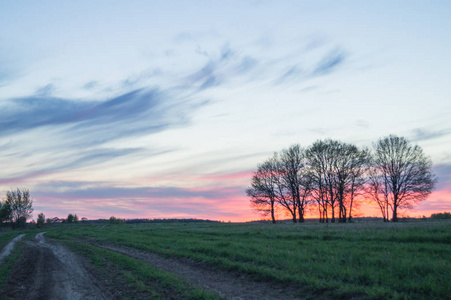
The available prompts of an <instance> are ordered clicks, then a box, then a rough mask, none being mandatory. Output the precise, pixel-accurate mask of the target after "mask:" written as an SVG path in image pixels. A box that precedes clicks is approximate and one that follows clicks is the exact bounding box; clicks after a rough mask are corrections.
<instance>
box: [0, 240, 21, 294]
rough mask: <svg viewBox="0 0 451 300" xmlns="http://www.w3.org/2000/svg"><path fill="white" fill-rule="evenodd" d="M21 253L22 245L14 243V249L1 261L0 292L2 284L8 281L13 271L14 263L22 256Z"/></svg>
mask: <svg viewBox="0 0 451 300" xmlns="http://www.w3.org/2000/svg"><path fill="white" fill-rule="evenodd" d="M22 251H23V248H22V243H21V242H18V243H16V245H15V247H14V249H13V250H12V251H11V254H10V255H8V256H7V257H5V259H3V261H2V263H1V265H0V291H2V290H3V288H2V287H3V284H4V283H5V281H6V280H7V279H8V276H9V274H10V273H11V271H12V270H13V268H14V265H15V263H16V261H17V260H18V259H19V257H20V256H21V255H22Z"/></svg>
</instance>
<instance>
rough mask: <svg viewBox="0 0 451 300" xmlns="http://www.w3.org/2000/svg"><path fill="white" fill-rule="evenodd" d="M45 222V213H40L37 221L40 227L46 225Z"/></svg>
mask: <svg viewBox="0 0 451 300" xmlns="http://www.w3.org/2000/svg"><path fill="white" fill-rule="evenodd" d="M44 223H45V216H44V214H43V213H40V214H39V215H38V221H37V223H36V225H37V226H38V228H42V227H44Z"/></svg>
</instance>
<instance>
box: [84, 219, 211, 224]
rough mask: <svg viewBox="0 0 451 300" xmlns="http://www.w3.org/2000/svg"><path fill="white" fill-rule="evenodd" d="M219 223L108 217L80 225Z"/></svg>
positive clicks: (197, 220) (195, 220) (87, 221)
mask: <svg viewBox="0 0 451 300" xmlns="http://www.w3.org/2000/svg"><path fill="white" fill-rule="evenodd" d="M201 222H202V223H205V222H211V223H219V221H212V220H204V219H121V218H116V217H110V218H109V219H97V220H88V219H86V218H84V219H82V221H81V223H89V224H107V223H110V224H121V223H127V224H140V223H201Z"/></svg>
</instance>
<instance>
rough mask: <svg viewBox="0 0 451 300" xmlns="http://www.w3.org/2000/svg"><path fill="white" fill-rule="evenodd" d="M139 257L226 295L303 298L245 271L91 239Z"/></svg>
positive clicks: (200, 286)
mask: <svg viewBox="0 0 451 300" xmlns="http://www.w3.org/2000/svg"><path fill="white" fill-rule="evenodd" d="M92 244H93V245H95V246H98V247H102V248H105V249H108V250H112V251H116V252H119V253H122V254H125V255H128V256H130V257H133V258H136V259H139V260H141V261H143V262H145V263H148V264H151V265H153V266H155V267H157V268H159V269H162V270H165V271H168V272H171V273H174V274H177V275H179V276H181V277H183V278H185V279H186V280H188V281H190V282H192V283H193V284H194V285H195V286H197V287H199V288H201V289H204V290H209V291H211V292H214V293H217V294H219V295H221V296H223V297H224V298H226V299H303V297H302V296H300V295H299V294H298V293H299V289H291V288H290V287H288V286H282V285H280V284H275V283H268V282H255V281H254V280H252V278H250V276H247V275H245V274H240V275H239V274H236V273H231V272H226V271H223V270H218V269H213V268H209V267H207V266H205V265H203V264H200V263H197V262H194V261H192V260H189V259H179V258H168V257H164V256H161V255H158V254H155V253H151V252H145V251H140V250H137V249H134V248H130V247H125V246H116V245H109V244H100V243H94V242H93V243H92Z"/></svg>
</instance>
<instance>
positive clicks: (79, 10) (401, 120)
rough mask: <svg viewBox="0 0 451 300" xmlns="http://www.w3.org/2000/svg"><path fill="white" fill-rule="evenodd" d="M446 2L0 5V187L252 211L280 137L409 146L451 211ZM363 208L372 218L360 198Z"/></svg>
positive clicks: (62, 201) (170, 208) (436, 203)
mask: <svg viewBox="0 0 451 300" xmlns="http://www.w3.org/2000/svg"><path fill="white" fill-rule="evenodd" d="M450 14H451V2H449V1H438V0H437V1H332V0H331V1H257V0H254V1H99V0H90V1H31V0H30V1H20V0H18V1H1V2H0V192H1V194H0V195H2V196H3V195H4V194H5V193H6V191H7V190H9V189H11V188H16V187H25V188H28V189H29V190H30V192H31V196H32V197H33V199H34V208H35V213H34V215H35V216H34V217H37V214H38V213H40V212H43V213H44V214H45V215H46V217H54V216H58V217H64V216H67V214H68V213H76V214H77V215H78V216H79V217H87V218H89V219H95V218H108V217H110V216H113V215H114V216H117V217H123V218H201V219H214V220H222V221H248V220H256V219H258V218H259V216H258V215H256V214H255V213H254V212H252V210H251V208H250V206H249V199H248V198H247V196H246V194H245V189H246V187H247V186H249V185H250V181H251V177H252V172H254V171H255V170H256V167H257V165H258V164H259V163H261V162H263V161H264V160H265V159H266V158H268V157H269V156H271V155H272V153H273V152H275V151H280V150H281V149H283V148H286V147H288V146H290V145H292V144H295V143H299V144H300V145H301V146H303V147H308V146H309V145H311V144H312V143H313V142H314V141H316V140H318V139H326V138H332V139H338V140H341V141H344V142H349V143H354V144H356V145H358V146H362V147H371V145H372V143H373V142H375V141H376V140H377V139H379V138H381V137H384V136H387V135H389V134H396V135H399V136H404V137H406V138H408V139H409V140H410V141H411V142H412V143H413V144H418V145H420V146H421V147H422V148H423V150H424V152H425V153H426V154H427V155H428V156H430V157H431V159H432V161H433V168H434V172H435V173H436V174H437V176H438V178H439V183H438V185H437V187H436V189H435V191H434V192H433V193H432V194H431V195H430V197H429V198H428V199H427V200H426V201H425V202H423V203H422V204H420V205H417V206H416V207H415V208H414V209H413V210H410V211H405V212H404V213H405V214H407V215H409V216H420V215H429V214H431V213H434V212H439V211H450V210H451V118H450V117H449V115H450V112H451V101H450V100H451V84H450V82H451V75H450V70H451V55H450V53H451V18H449V15H450ZM360 211H361V212H360V213H361V214H364V215H368V216H373V215H374V216H376V215H377V214H378V211H377V210H376V209H375V208H374V207H371V206H369V205H363V206H362V207H361V208H360Z"/></svg>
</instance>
